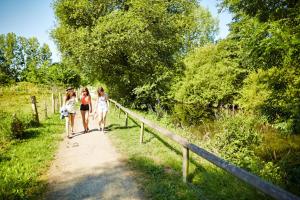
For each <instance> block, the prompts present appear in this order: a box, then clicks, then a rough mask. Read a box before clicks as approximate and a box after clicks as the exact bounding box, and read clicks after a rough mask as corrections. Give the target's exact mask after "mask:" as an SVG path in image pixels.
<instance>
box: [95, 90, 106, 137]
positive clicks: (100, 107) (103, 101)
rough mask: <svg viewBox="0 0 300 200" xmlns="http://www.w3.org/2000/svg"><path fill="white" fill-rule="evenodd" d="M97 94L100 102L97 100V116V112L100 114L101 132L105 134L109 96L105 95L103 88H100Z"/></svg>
mask: <svg viewBox="0 0 300 200" xmlns="http://www.w3.org/2000/svg"><path fill="white" fill-rule="evenodd" d="M97 93H98V100H97V105H96V110H95V114H96V112H98V117H99V118H98V119H99V121H98V124H99V129H100V131H102V133H104V128H105V120H106V115H107V112H108V108H109V101H108V96H107V94H105V93H104V89H103V88H102V87H100V88H99V89H98V90H97Z"/></svg>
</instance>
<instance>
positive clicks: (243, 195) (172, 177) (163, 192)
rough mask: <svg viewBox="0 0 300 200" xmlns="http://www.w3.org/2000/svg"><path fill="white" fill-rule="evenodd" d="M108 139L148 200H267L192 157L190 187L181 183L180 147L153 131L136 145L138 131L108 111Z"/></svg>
mask: <svg viewBox="0 0 300 200" xmlns="http://www.w3.org/2000/svg"><path fill="white" fill-rule="evenodd" d="M108 121H109V124H110V125H109V129H110V132H109V134H108V135H109V137H110V138H111V140H112V142H113V144H114V145H115V146H116V147H117V149H118V150H119V152H121V153H122V154H123V155H124V157H125V158H126V160H127V163H128V165H129V166H130V167H131V168H132V170H133V171H134V172H135V173H136V176H135V177H136V180H137V182H138V183H139V185H140V186H141V187H140V188H141V190H142V191H143V193H144V194H145V197H147V198H149V199H266V198H267V197H266V196H264V195H262V194H260V193H259V192H257V191H256V190H255V189H253V188H251V187H250V186H247V185H246V184H245V183H243V182H241V181H239V180H237V179H236V178H235V177H233V176H231V175H230V174H228V173H226V172H224V171H222V170H221V169H218V168H217V167H215V166H213V165H211V164H210V163H208V162H206V161H205V160H203V159H201V158H199V157H197V156H196V155H194V154H191V162H190V172H189V177H188V179H189V184H184V183H183V182H182V176H181V165H182V151H181V147H180V146H179V145H177V144H176V143H174V142H173V141H171V140H169V139H168V138H166V137H163V136H160V135H159V134H157V133H155V132H154V131H152V130H149V129H147V130H146V131H145V137H144V144H139V132H140V127H139V126H138V125H137V124H136V123H135V122H134V121H132V120H129V126H128V128H125V127H124V123H125V118H124V115H123V114H122V115H121V119H119V118H118V114H117V112H115V111H114V109H111V112H110V113H109V115H108Z"/></svg>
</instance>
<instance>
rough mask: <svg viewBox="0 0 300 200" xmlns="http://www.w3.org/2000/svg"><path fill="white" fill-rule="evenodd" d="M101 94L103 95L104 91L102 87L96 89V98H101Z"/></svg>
mask: <svg viewBox="0 0 300 200" xmlns="http://www.w3.org/2000/svg"><path fill="white" fill-rule="evenodd" d="M101 92H103V93H104V89H103V87H99V88H98V90H97V93H98V97H100V96H101Z"/></svg>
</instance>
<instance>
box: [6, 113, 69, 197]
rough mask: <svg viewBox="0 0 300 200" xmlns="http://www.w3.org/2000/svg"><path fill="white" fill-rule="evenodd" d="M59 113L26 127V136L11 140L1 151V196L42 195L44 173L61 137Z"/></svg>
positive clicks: (61, 129)
mask: <svg viewBox="0 0 300 200" xmlns="http://www.w3.org/2000/svg"><path fill="white" fill-rule="evenodd" d="M63 128H64V126H63V121H61V120H60V119H59V117H58V116H56V115H55V116H52V117H51V118H49V119H47V120H45V121H43V122H42V123H41V126H39V127H35V128H29V129H27V130H26V135H27V136H26V138H25V139H22V140H13V141H11V143H10V145H9V146H8V147H7V148H6V149H5V150H3V151H2V152H1V155H0V172H1V173H0V199H41V198H42V195H43V192H44V190H45V186H46V177H45V173H46V171H47V170H48V168H49V165H50V162H51V160H52V159H53V155H54V153H55V150H56V148H57V144H58V142H59V141H60V139H61V133H62V132H63Z"/></svg>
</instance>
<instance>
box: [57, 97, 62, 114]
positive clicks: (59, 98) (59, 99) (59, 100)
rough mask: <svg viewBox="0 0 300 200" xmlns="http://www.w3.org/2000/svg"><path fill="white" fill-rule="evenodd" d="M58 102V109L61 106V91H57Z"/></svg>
mask: <svg viewBox="0 0 300 200" xmlns="http://www.w3.org/2000/svg"><path fill="white" fill-rule="evenodd" d="M58 102H59V109H60V108H61V107H62V95H61V93H58ZM59 109H58V110H59Z"/></svg>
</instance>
